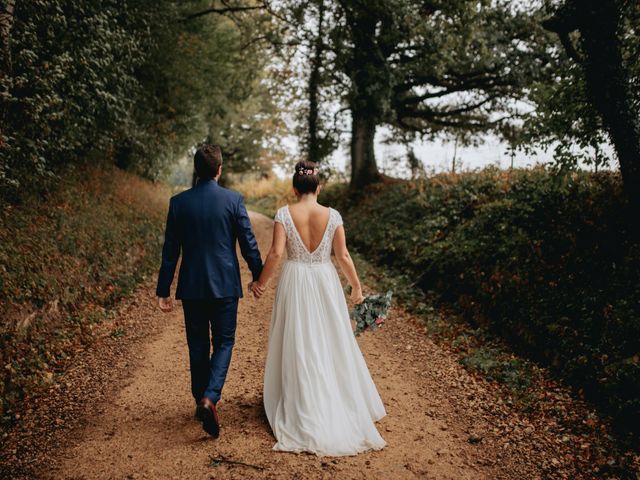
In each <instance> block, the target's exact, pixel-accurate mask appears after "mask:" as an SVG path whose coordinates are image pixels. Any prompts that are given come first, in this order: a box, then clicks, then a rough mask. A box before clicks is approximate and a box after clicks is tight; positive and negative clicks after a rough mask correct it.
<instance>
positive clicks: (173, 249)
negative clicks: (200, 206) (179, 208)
mask: <svg viewBox="0 0 640 480" xmlns="http://www.w3.org/2000/svg"><path fill="white" fill-rule="evenodd" d="M179 257H180V239H179V237H178V225H177V222H176V214H175V206H174V202H173V199H172V200H171V201H170V202H169V212H168V213H167V226H166V228H165V232H164V245H163V247H162V264H161V265H160V272H159V273H158V286H157V287H156V295H157V296H158V297H163V298H166V297H168V296H169V295H170V294H171V283H172V282H173V275H174V274H175V272H176V265H177V264H178V258H179Z"/></svg>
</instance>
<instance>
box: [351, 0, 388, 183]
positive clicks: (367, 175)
mask: <svg viewBox="0 0 640 480" xmlns="http://www.w3.org/2000/svg"><path fill="white" fill-rule="evenodd" d="M342 4H343V7H344V10H345V13H346V18H347V23H348V25H349V30H350V35H351V39H352V41H353V47H352V48H351V55H350V57H351V58H350V60H349V62H348V70H349V77H350V78H351V91H350V92H349V93H350V99H349V108H350V110H351V122H352V124H351V189H352V190H356V189H359V188H362V187H363V186H365V185H368V184H370V183H373V182H375V181H377V180H378V179H379V178H380V175H379V173H378V168H377V166H376V157H375V152H374V137H375V134H376V126H377V125H378V124H379V123H380V121H381V118H382V117H383V115H384V103H385V101H386V99H388V98H389V95H390V79H389V72H388V68H386V64H385V59H384V55H383V53H382V52H381V51H380V48H379V45H378V44H377V41H376V28H377V25H378V23H379V21H380V18H379V16H378V15H377V13H378V12H377V11H376V9H367V8H362V5H361V4H360V3H359V2H357V1H344V0H343V2H342Z"/></svg>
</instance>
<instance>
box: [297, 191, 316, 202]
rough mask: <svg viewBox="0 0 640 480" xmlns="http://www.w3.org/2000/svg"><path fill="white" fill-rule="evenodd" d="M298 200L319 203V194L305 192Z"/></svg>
mask: <svg viewBox="0 0 640 480" xmlns="http://www.w3.org/2000/svg"><path fill="white" fill-rule="evenodd" d="M298 202H300V203H305V204H313V203H318V196H317V195H316V194H315V193H305V194H304V195H300V196H299V197H298Z"/></svg>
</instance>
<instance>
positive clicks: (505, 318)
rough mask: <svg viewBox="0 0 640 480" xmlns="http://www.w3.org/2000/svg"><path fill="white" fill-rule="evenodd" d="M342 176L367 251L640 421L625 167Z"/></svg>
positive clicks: (339, 202)
mask: <svg viewBox="0 0 640 480" xmlns="http://www.w3.org/2000/svg"><path fill="white" fill-rule="evenodd" d="M344 188H345V187H344V186H339V187H334V188H331V189H329V191H328V192H326V193H325V197H324V200H325V201H328V202H329V203H331V204H333V205H335V206H337V207H339V208H341V209H342V210H343V211H344V214H345V221H346V224H347V228H348V236H349V239H350V241H351V242H352V243H353V244H354V245H355V246H356V248H357V249H359V250H360V251H361V252H366V257H367V258H368V259H369V260H370V261H373V262H375V263H377V264H378V265H383V266H385V267H386V268H388V269H390V270H391V271H392V272H394V273H400V274H403V275H408V276H409V277H410V278H411V279H412V281H413V282H415V285H416V286H419V287H420V288H421V289H422V290H424V291H425V292H427V294H428V295H429V296H430V297H431V298H433V299H434V301H436V302H441V303H446V304H453V305H455V307H456V308H457V310H459V311H460V312H461V313H463V314H464V316H465V317H466V318H467V319H468V320H469V321H470V322H472V323H473V324H475V325H476V326H482V327H484V328H487V329H489V330H491V331H492V332H494V333H496V334H498V335H500V336H502V337H503V338H505V339H507V340H508V341H509V343H510V344H511V345H512V346H513V347H514V348H515V349H516V350H518V351H519V352H520V353H523V354H526V355H527V356H529V357H530V358H533V359H535V360H537V361H540V362H542V363H544V364H547V365H549V366H551V367H552V368H553V370H554V371H555V372H557V373H558V374H559V375H560V376H561V377H563V378H564V379H566V380H568V381H569V382H570V383H572V384H573V385H575V386H577V387H578V388H580V389H583V390H584V391H585V393H586V394H587V396H588V397H589V398H591V399H592V400H593V401H595V402H596V403H597V404H599V405H600V406H601V407H603V408H604V409H605V410H606V411H607V412H608V413H610V414H611V415H612V416H613V417H614V419H615V420H616V423H617V425H618V426H620V427H622V428H624V429H625V430H629V431H635V432H638V431H640V398H639V395H638V392H640V358H639V354H640V320H639V318H640V278H639V277H640V249H639V248H638V247H639V246H640V245H639V243H640V242H639V241H638V239H637V238H636V237H634V236H633V234H632V233H631V231H630V227H631V226H632V225H633V222H634V221H635V220H634V219H633V217H632V215H631V213H630V211H629V208H628V206H627V204H626V203H625V200H624V196H623V195H622V185H621V181H620V178H619V176H618V175H616V174H611V173H600V174H589V173H585V172H579V173H574V174H572V175H571V176H567V177H557V176H554V175H551V174H549V173H548V172H547V171H545V170H544V169H535V170H522V171H513V172H504V171H500V170H496V169H487V170H485V171H482V172H478V173H465V174H461V175H438V176H435V177H432V178H430V179H427V180H424V181H417V182H403V183H396V184H390V185H377V186H373V187H371V189H370V190H369V191H367V192H366V195H364V196H363V197H362V198H361V199H360V200H359V201H358V202H355V203H354V204H353V206H351V203H352V200H349V199H348V197H347V196H346V195H345V190H344Z"/></svg>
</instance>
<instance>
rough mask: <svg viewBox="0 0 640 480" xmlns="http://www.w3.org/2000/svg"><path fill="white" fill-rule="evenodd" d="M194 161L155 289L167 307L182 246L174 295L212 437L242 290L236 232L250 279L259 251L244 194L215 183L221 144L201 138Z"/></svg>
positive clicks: (176, 205)
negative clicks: (193, 172)
mask: <svg viewBox="0 0 640 480" xmlns="http://www.w3.org/2000/svg"><path fill="white" fill-rule="evenodd" d="M193 161H194V166H195V170H196V174H197V176H198V182H197V184H196V185H195V186H194V187H193V188H191V189H189V190H186V191H185V192H182V193H180V194H178V195H175V196H174V197H172V198H171V201H170V202H169V214H168V215H167V227H166V231H165V236H164V246H163V248H162V265H161V267H160V273H159V274H158V287H157V289H156V295H157V296H158V297H160V298H159V304H160V309H161V310H162V311H164V312H169V311H171V310H172V308H173V302H172V300H171V297H170V288H171V282H172V281H173V275H174V273H175V270H176V265H177V263H178V257H179V256H180V251H181V250H182V263H181V265H180V273H179V276H178V288H177V290H176V298H177V299H181V300H182V307H183V310H184V320H185V326H186V332H187V344H188V346H189V364H190V367H191V393H192V394H193V397H194V399H195V401H196V405H197V407H196V416H197V417H198V418H199V419H200V421H201V422H202V426H203V428H204V430H205V431H206V432H207V433H209V434H210V435H212V436H213V437H214V438H217V437H218V435H219V432H220V425H219V422H218V412H217V410H216V403H217V402H218V400H220V393H221V392H222V387H223V385H224V381H225V378H226V376H227V370H228V368H229V362H230V361H231V351H232V349H233V344H234V340H235V332H236V315H237V311H238V298H239V297H242V284H241V280H240V266H239V264H238V257H237V255H236V240H237V241H238V242H239V243H240V251H241V252H242V256H243V257H244V259H245V260H246V262H247V264H248V265H249V269H250V270H251V274H252V276H253V280H254V281H255V280H257V279H258V277H259V276H260V272H261V270H262V259H261V258H260V252H259V251H258V244H257V242H256V239H255V237H254V235H253V231H252V230H251V222H250V221H249V216H248V215H247V210H246V208H245V206H244V202H243V200H242V196H241V195H240V194H239V193H237V192H233V191H231V190H227V189H226V188H223V187H221V186H220V185H218V179H219V178H220V173H221V170H222V154H221V152H220V147H218V146H217V145H204V146H202V147H201V148H199V149H198V150H197V151H196V153H195V156H194V159H193ZM209 327H211V338H210V337H209ZM210 345H212V346H213V354H212V355H211V357H210V356H209V355H210Z"/></svg>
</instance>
